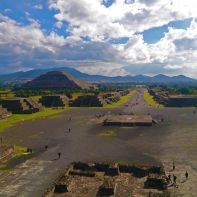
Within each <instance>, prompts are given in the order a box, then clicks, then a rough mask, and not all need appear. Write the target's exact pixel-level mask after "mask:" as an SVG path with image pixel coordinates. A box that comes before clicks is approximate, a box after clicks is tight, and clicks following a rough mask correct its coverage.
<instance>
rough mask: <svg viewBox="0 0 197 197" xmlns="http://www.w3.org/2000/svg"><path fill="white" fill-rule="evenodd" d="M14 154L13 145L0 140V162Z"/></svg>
mask: <svg viewBox="0 0 197 197" xmlns="http://www.w3.org/2000/svg"><path fill="white" fill-rule="evenodd" d="M13 154H14V147H13V146H11V145H8V144H2V143H1V142H0V162H2V161H5V160H7V159H10V158H11V157H12V156H13Z"/></svg>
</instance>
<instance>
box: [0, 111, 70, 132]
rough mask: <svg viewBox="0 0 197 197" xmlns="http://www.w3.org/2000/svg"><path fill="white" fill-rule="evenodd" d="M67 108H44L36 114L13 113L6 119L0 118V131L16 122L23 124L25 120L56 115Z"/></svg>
mask: <svg viewBox="0 0 197 197" xmlns="http://www.w3.org/2000/svg"><path fill="white" fill-rule="evenodd" d="M65 109H66V108H57V109H53V108H43V109H42V111H40V112H37V113H34V114H13V115H12V116H10V117H8V118H6V119H3V120H0V132H1V131H3V130H4V129H6V128H9V127H12V126H14V125H16V124H22V123H23V122H24V121H25V120H36V119H40V118H46V117H52V116H55V115H57V114H59V113H61V112H63V111H64V110H65Z"/></svg>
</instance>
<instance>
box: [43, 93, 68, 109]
mask: <svg viewBox="0 0 197 197" xmlns="http://www.w3.org/2000/svg"><path fill="white" fill-rule="evenodd" d="M39 102H40V103H41V104H42V105H43V106H45V107H64V106H66V105H67V104H68V98H67V97H66V96H61V95H50V96H42V98H41V99H40V101H39Z"/></svg>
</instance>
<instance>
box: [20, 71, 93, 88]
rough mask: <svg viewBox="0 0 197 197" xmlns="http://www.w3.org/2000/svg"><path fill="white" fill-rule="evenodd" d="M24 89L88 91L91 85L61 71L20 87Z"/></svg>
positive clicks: (50, 73) (49, 73)
mask: <svg viewBox="0 0 197 197" xmlns="http://www.w3.org/2000/svg"><path fill="white" fill-rule="evenodd" d="M22 88H24V89H27V88H28V89H57V88H68V89H90V88H94V86H93V85H91V84H89V83H87V82H85V81H82V80H79V79H77V78H75V77H73V76H72V75H71V74H68V73H65V72H62V71H50V72H48V73H46V74H43V75H41V76H39V77H37V78H35V79H34V80H32V81H29V82H27V83H26V84H24V85H23V86H22Z"/></svg>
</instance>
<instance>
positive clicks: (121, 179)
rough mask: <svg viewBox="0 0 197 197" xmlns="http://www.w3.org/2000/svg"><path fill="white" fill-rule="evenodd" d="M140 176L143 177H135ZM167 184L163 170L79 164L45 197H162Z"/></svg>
mask: <svg viewBox="0 0 197 197" xmlns="http://www.w3.org/2000/svg"><path fill="white" fill-rule="evenodd" d="M112 171H113V172H112ZM151 173H154V175H152V174H151ZM139 174H140V176H136V175H139ZM166 180H167V177H166V175H165V171H164V169H163V167H162V166H142V165H139V166H136V165H126V164H125V165H119V164H106V163H104V164H103V163H81V162H77V163H73V164H72V165H71V166H70V167H69V168H68V169H66V170H65V172H64V173H62V174H61V175H60V176H59V177H58V178H57V179H56V180H55V181H54V182H53V183H52V184H51V185H50V186H49V187H48V189H47V190H46V192H45V193H44V195H43V196H44V197H56V196H62V197H76V196H77V197H104V196H105V197H107V196H113V197H126V196H149V194H150V191H151V193H153V194H155V196H159V195H157V194H161V195H162V193H163V191H164V190H165V192H166V189H167V181H166ZM145 185H146V187H145ZM150 189H151V190H150ZM152 196H154V195H152Z"/></svg>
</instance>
